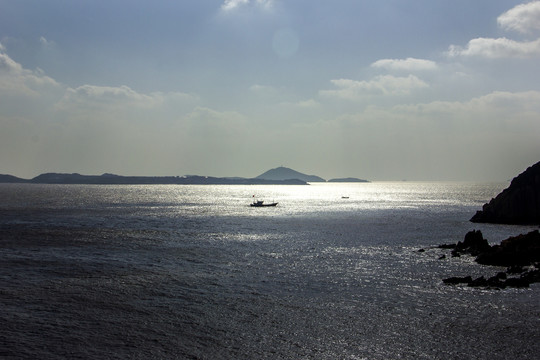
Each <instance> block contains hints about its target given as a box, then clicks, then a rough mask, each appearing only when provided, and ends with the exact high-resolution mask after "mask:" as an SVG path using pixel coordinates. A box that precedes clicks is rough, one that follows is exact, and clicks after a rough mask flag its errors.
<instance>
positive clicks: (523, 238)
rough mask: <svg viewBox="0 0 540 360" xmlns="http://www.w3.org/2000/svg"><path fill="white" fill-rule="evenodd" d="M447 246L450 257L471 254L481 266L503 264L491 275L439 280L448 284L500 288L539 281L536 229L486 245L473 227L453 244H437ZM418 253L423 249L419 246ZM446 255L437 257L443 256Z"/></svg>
mask: <svg viewBox="0 0 540 360" xmlns="http://www.w3.org/2000/svg"><path fill="white" fill-rule="evenodd" d="M437 248H439V249H448V250H450V254H451V256H452V257H460V256H463V255H465V256H474V257H475V261H476V262H477V263H478V264H481V265H488V266H498V267H506V271H500V272H498V273H497V274H496V275H495V276H491V277H486V276H480V277H478V278H474V279H473V277H472V276H470V275H467V276H462V277H458V276H454V277H449V278H446V279H443V280H442V281H443V282H444V283H445V284H448V285H456V284H464V285H467V286H469V287H483V288H491V289H504V288H507V287H514V288H526V287H529V285H530V284H533V283H538V282H540V233H539V232H538V230H535V231H531V232H530V233H528V234H525V235H518V236H514V237H510V238H508V239H506V240H503V241H502V242H501V244H500V245H493V246H490V245H489V244H488V242H487V240H486V239H484V237H483V235H482V232H481V231H480V230H473V231H470V232H468V233H467V234H466V235H465V238H464V240H463V241H459V242H458V243H457V244H443V245H439V246H438V247H437ZM419 251H420V252H424V251H425V250H423V249H421V250H419ZM445 258H446V255H443V256H441V257H440V259H441V260H442V259H445Z"/></svg>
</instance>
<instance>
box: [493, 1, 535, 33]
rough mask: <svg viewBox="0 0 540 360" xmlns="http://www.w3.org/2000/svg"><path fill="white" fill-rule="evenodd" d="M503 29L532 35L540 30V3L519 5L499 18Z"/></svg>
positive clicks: (498, 21) (498, 20)
mask: <svg viewBox="0 0 540 360" xmlns="http://www.w3.org/2000/svg"><path fill="white" fill-rule="evenodd" d="M497 23H498V24H499V26H501V27H502V28H503V29H506V30H514V31H518V32H520V33H524V34H527V33H531V32H533V31H534V30H540V1H533V2H530V3H527V4H521V5H518V6H516V7H514V8H512V9H510V10H508V11H507V12H505V13H504V14H502V15H501V16H499V17H498V18H497Z"/></svg>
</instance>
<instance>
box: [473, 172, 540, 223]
mask: <svg viewBox="0 0 540 360" xmlns="http://www.w3.org/2000/svg"><path fill="white" fill-rule="evenodd" d="M470 221H472V222H477V223H495V224H530V225H533V224H540V162H538V163H536V164H534V165H533V166H531V167H529V168H528V169H527V170H525V171H524V172H523V173H521V174H520V175H518V176H517V177H515V178H514V179H513V180H512V182H511V183H510V186H509V187H508V188H506V189H505V190H503V191H502V192H501V193H500V194H499V195H497V197H495V198H494V199H491V201H490V202H489V203H487V204H485V205H484V206H483V207H482V210H481V211H477V212H476V214H475V215H474V216H473V217H472V218H471V220H470Z"/></svg>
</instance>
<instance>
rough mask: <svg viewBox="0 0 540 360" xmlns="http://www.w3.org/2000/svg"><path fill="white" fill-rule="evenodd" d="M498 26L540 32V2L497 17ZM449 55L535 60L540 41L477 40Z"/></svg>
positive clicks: (454, 47) (452, 49) (524, 31)
mask: <svg viewBox="0 0 540 360" xmlns="http://www.w3.org/2000/svg"><path fill="white" fill-rule="evenodd" d="M497 23H498V24H499V26H501V27H502V28H503V29H505V30H514V31H518V32H521V33H532V32H533V30H540V1H534V2H531V3H528V4H521V5H518V6H516V7H514V8H512V9H510V10H508V11H507V12H505V13H503V14H502V15H500V16H499V17H498V18H497ZM447 55H449V56H452V57H455V56H479V57H486V58H490V59H496V58H534V57H537V56H539V55H540V39H536V40H533V41H516V40H512V39H508V38H505V37H502V38H496V39H494V38H483V37H480V38H476V39H472V40H470V41H469V43H468V44H467V46H465V47H461V46H457V45H451V46H450V47H449V49H448V51H447Z"/></svg>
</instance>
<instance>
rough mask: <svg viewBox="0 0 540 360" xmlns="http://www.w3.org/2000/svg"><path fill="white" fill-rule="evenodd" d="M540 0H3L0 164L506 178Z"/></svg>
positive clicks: (521, 164)
mask: <svg viewBox="0 0 540 360" xmlns="http://www.w3.org/2000/svg"><path fill="white" fill-rule="evenodd" d="M538 161H540V1H532V2H523V1H512V0H474V1H471V0H414V1H403V0H377V1H372V0H331V1H330V0H327V1H323V0H205V1H199V0H152V1H150V0H147V1H142V0H125V1H119V0H77V1H72V0H47V1H41V0H17V1H13V0H0V173H4V174H13V175H16V176H20V177H24V178H30V177H34V176H36V175H38V174H40V173H43V172H79V173H83V174H102V173H104V172H113V173H117V174H120V175H184V174H199V175H209V176H244V177H253V176H257V175H259V174H260V173H262V172H264V171H266V170H268V169H270V168H274V167H277V166H280V165H283V166H287V167H291V168H293V169H295V170H298V171H301V172H304V173H308V174H316V175H319V176H321V177H323V178H327V179H328V178H332V177H346V176H354V177H360V178H365V179H370V180H402V179H408V180H506V179H510V178H512V177H513V176H515V175H517V174H518V173H519V172H521V171H523V170H525V168H526V167H528V166H529V165H532V164H533V163H536V162H538Z"/></svg>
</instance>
